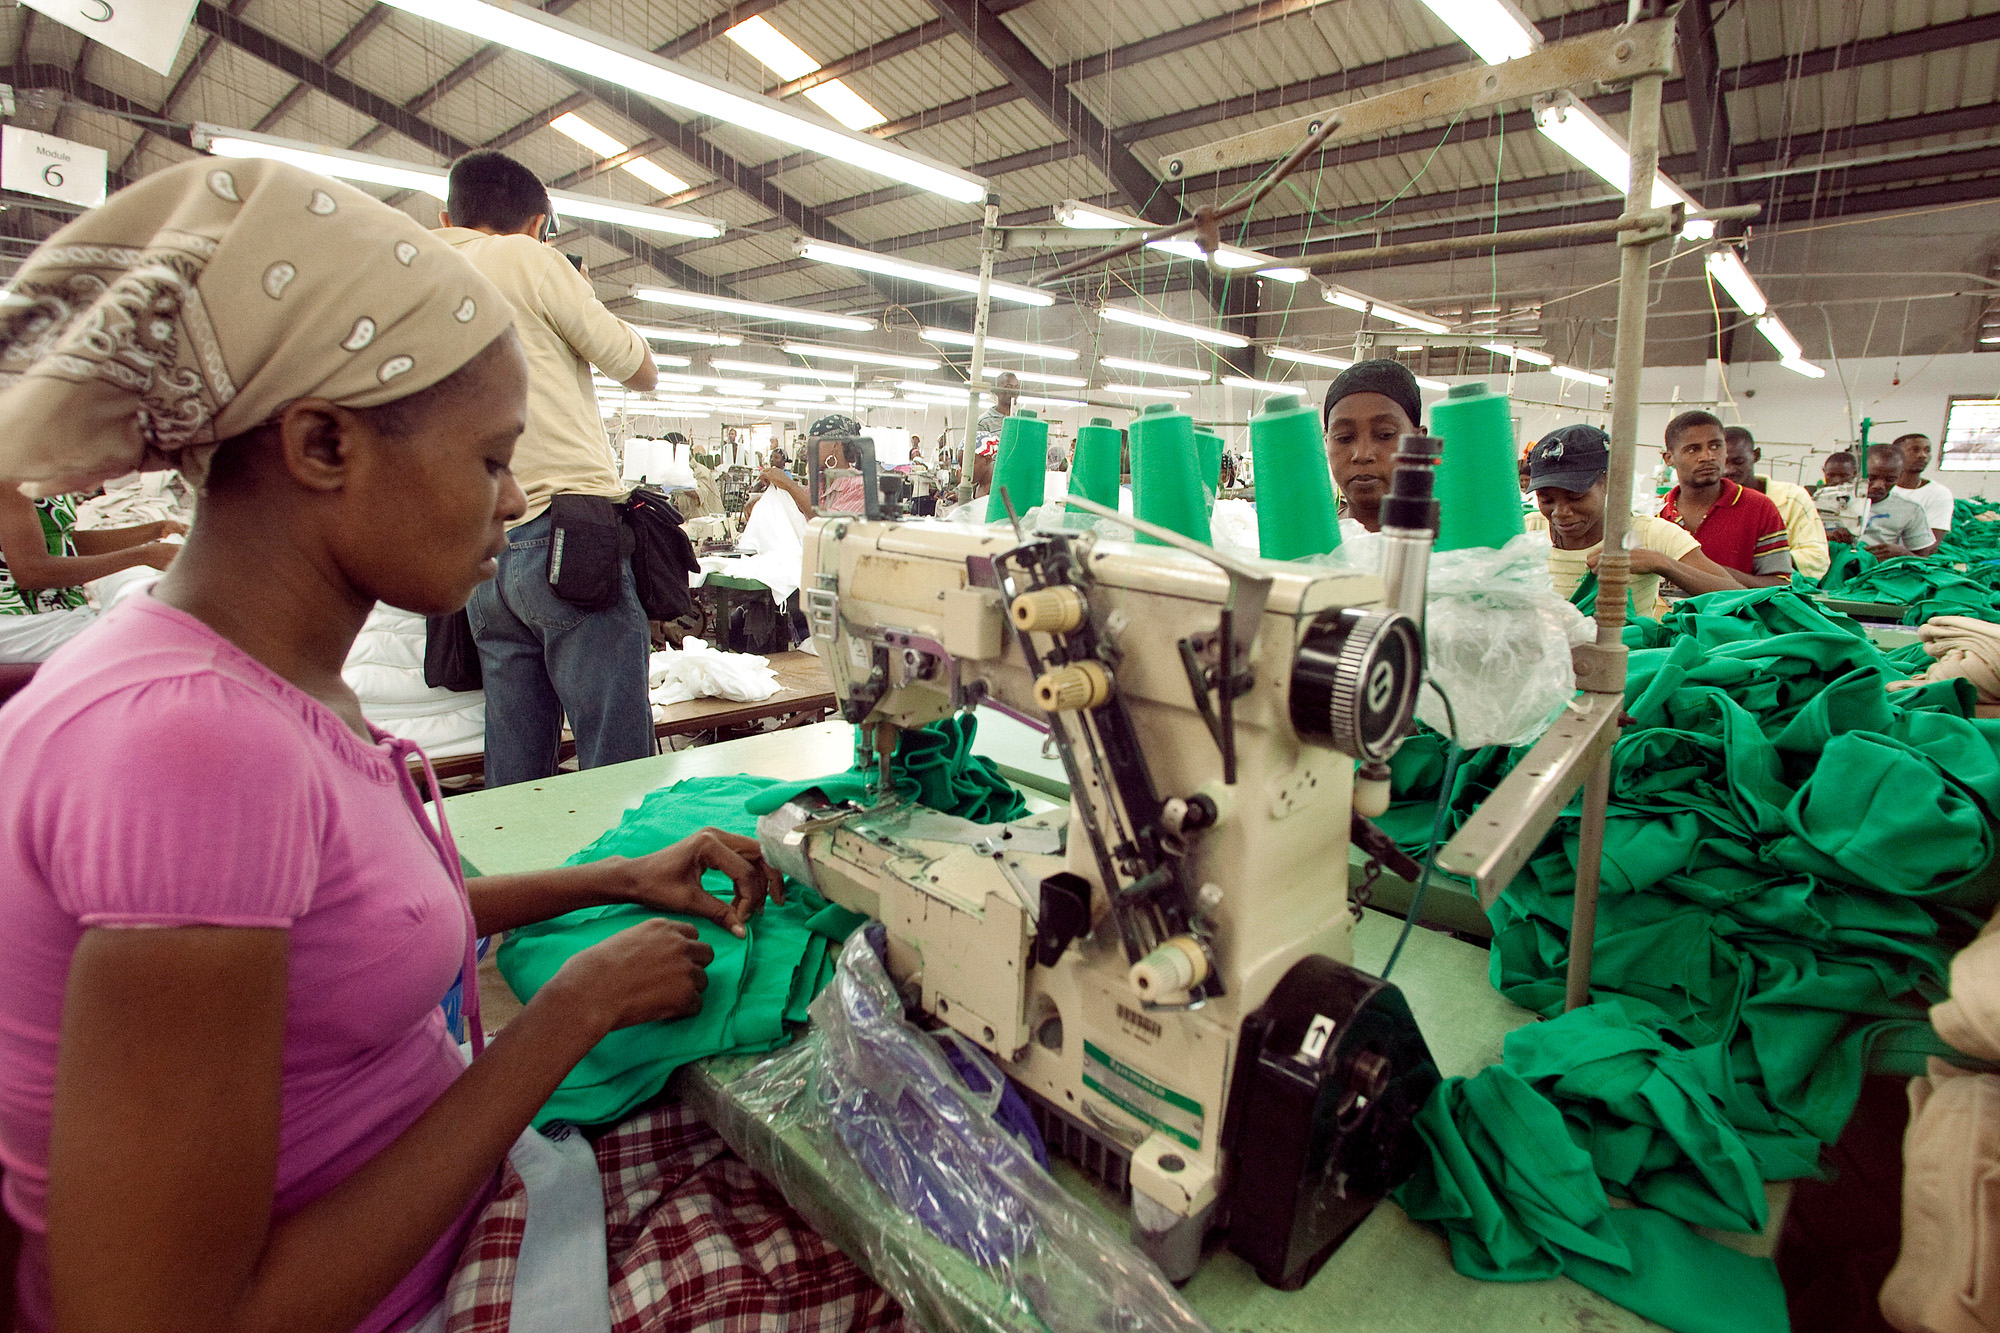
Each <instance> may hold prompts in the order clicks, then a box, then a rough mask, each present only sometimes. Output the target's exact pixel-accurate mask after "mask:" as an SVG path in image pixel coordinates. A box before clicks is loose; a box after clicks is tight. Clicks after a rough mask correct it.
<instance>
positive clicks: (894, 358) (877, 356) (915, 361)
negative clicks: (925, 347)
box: [779, 342, 938, 371]
mask: <svg viewBox="0 0 2000 1333" xmlns="http://www.w3.org/2000/svg"><path fill="white" fill-rule="evenodd" d="M779 350H781V351H783V352H784V354H785V355H786V356H816V357H821V358H823V359H825V360H829V361H852V362H854V363H856V364H857V365H863V366H894V367H896V368H897V369H898V370H924V371H931V370H936V369H937V368H938V363H937V362H935V361H929V360H926V359H925V358H923V357H920V356H898V355H892V354H891V353H888V352H858V351H856V350H854V349H853V348H851V347H832V346H828V345H827V344H825V343H796V342H795V343H786V344H785V345H784V347H782V348H781V349H779Z"/></svg>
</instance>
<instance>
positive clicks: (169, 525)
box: [153, 518, 188, 541]
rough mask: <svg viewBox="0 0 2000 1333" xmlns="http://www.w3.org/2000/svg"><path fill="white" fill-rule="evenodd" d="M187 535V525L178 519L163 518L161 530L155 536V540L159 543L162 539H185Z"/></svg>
mask: <svg viewBox="0 0 2000 1333" xmlns="http://www.w3.org/2000/svg"><path fill="white" fill-rule="evenodd" d="M187 533H188V525H187V524H185V523H183V522H181V521H180V520H179V519H177V518H163V519H161V520H160V530H159V532H157V533H155V534H154V537H153V540H155V541H158V540H159V539H160V538H162V537H185V536H187Z"/></svg>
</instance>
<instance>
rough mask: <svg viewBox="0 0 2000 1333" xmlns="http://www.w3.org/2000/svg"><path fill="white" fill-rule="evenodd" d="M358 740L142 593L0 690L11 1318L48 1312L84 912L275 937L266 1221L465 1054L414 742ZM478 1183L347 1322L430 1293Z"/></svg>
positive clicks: (409, 1113) (416, 1305)
mask: <svg viewBox="0 0 2000 1333" xmlns="http://www.w3.org/2000/svg"><path fill="white" fill-rule="evenodd" d="M378 741H381V742H383V743H378V744H374V745H370V744H369V743H367V742H366V741H363V740H362V739H361V738H360V737H358V736H356V735H355V734H354V733H353V732H352V731H351V730H349V729H348V728H347V726H346V725H345V724H344V723H342V722H341V721H340V719H339V718H338V717H336V716H335V715H334V714H333V712H332V711H331V710H329V709H327V708H326V707H325V706H324V705H322V704H320V703H319V702H318V701H317V700H314V699H312V698H310V697H309V696H307V695H306V694H304V693H303V692H301V691H300V690H298V689H297V688H295V687H294V686H292V685H291V684H289V683H288V682H286V681H284V680H283V679H281V678H280V677H278V676H277V675H275V674H274V673H272V672H271V671H269V670H268V669H266V668H265V667H264V666H262V665H261V664H259V663H258V662H257V661H255V660H254V659H252V658H251V657H250V656H249V655H247V654H246V653H244V652H242V651H241V650H240V649H238V648H237V647H236V646H235V645H233V644H231V643H230V642H228V641H227V640H226V639H224V638H222V637H221V636H220V635H218V634H217V633H215V631H213V630H211V629H209V628H208V627H207V626H206V625H204V624H203V623H202V622H200V621H198V620H196V619H195V618H194V617H192V616H189V615H187V614H185V613H183V612H181V611H178V610H175V609H174V608H172V607H169V606H167V605H165V604H164V603H161V602H158V601H155V600H154V599H153V598H151V597H135V598H132V599H131V600H129V601H127V602H125V603H123V604H121V605H120V606H119V607H117V608H116V609H115V610H113V611H111V612H110V613H109V614H108V615H106V616H105V617H104V618H103V620H102V621H101V622H100V623H99V624H98V625H96V626H95V627H94V628H92V629H91V630H89V631H87V632H86V633H84V634H82V635H80V636H78V637H77V638H76V639H74V640H72V641H71V642H70V643H69V644H68V645H67V646H65V647H64V648H63V649H61V650H60V651H59V652H58V653H57V654H56V655H55V656H54V657H52V658H50V659H49V661H48V662H47V663H46V664H45V665H44V666H43V667H42V669H41V671H40V673H39V674H38V675H37V676H36V677H35V679H34V681H33V682H32V683H31V684H30V685H29V687H28V688H27V689H26V690H24V691H22V692H21V693H20V694H18V695H16V696H15V697H14V698H13V699H11V700H10V701H9V702H8V704H7V707H6V708H5V710H0V773H4V774H6V775H7V779H6V781H4V782H0V940H5V941H6V942H7V945H6V958H5V966H0V1166H4V1167H5V1169H6V1184H5V1190H4V1197H5V1202H6V1206H7V1210H8V1212H10V1213H11V1214H12V1215H13V1216H14V1219H15V1220H16V1221H17V1222H19V1223H20V1224H21V1227H22V1229H23V1230H24V1231H25V1232H26V1233H27V1240H26V1244H25V1245H24V1247H23V1256H22V1272H21V1288H22V1296H23V1297H24V1305H25V1306H26V1307H27V1308H26V1309H25V1310H24V1311H23V1314H24V1316H25V1325H24V1326H25V1327H26V1328H27V1329H30V1330H36V1329H39V1328H42V1327H45V1326H46V1325H47V1323H48V1322H49V1311H48V1308H47V1273H46V1268H45V1265H46V1262H47V1260H46V1250H45V1247H44V1245H43V1243H42V1237H43V1234H44V1233H45V1232H46V1229H47V1228H46V1217H47V1208H46V1204H47V1198H46V1189H47V1183H48V1148H49V1118H50V1106H51V1101H52V1098H53V1094H54V1087H55V1073H56V1048H57V1038H58V1034H59V1032H60V1030H61V1020H62V1001H63V988H64V985H65V982H66V980H67V978H68V974H69V964H70V958H71V956H72V955H73V954H74V952H75V950H76V946H77V942H78V940H79V939H81V938H82V935H83V932H84V931H86V930H89V929H92V928H98V927H108V928H144V927H169V926H186V925H202V926H236V927H264V928H275V929H281V930H286V931H288V932H289V933H290V936H291V941H290V943H291V957H290V974H289V980H288V983H287V989H286V1011H285V1048H284V1062H283V1069H282V1074H281V1078H282V1112H281V1117H282V1118H281V1121H280V1125H279V1131H278V1173H277V1194H276V1199H275V1213H276V1216H277V1217H279V1218H283V1217H286V1216H288V1215H290V1214H292V1213H295V1212H297V1211H298V1210H299V1209H301V1208H303V1207H304V1206H305V1205H306V1204H308V1203H310V1202H311V1201H312V1200H313V1199H315V1198H317V1197H319V1196H320V1195H322V1194H324V1193H326V1192H327V1191H328V1190H329V1189H331V1188H332V1187H333V1186H334V1185H336V1184H338V1183H339V1182H340V1181H341V1180H343V1179H345V1178H346V1177H347V1176H349V1175H351V1174H352V1173H353V1172H354V1171H355V1170H356V1168H358V1167H359V1166H360V1165H361V1164H362V1163H363V1162H366V1161H367V1160H369V1159H370V1158H371V1157H373V1156H375V1154H377V1153H379V1152H380V1151H381V1150H382V1149H383V1148H384V1147H385V1146H387V1144H388V1143H389V1142H390V1141H391V1140H392V1139H394V1138H395V1137H396V1136H397V1135H398V1134H400V1133H402V1131H403V1130H404V1129H405V1128H407V1127H408V1126H409V1125H410V1123H411V1122H412V1121H414V1120H415V1119H416V1118H417V1117H418V1115H420V1114H421V1113H422V1112H423V1111H424V1109H425V1108H426V1107H428V1106H429V1105H430V1104H431V1103H432V1102H433V1101H435V1100H436V1099H437V1097H438V1096H439V1095H440V1094H441V1093H442V1092H443V1091H444V1090H445V1088H446V1087H447V1086H449V1085H450V1083H451V1082H452V1080H453V1079H455V1078H456V1077H457V1076H458V1075H459V1074H460V1073H461V1072H462V1071H463V1069H464V1067H465V1066H464V1061H463V1060H462V1059H461V1058H460V1056H459V1053H458V1048H457V1047H456V1045H455V1044H454V1043H453V1042H452V1040H451V1037H450V1035H449V1034H448V1032H447V1031H446V1028H445V1023H444V1017H443V1014H442V1012H441V1011H440V1009H439V1008H438V1004H439V1001H440V1000H441V999H442V998H443V996H444V993H445V991H446V990H448V989H449V988H450V987H451V984H452V982H453V981H454V980H455V979H456V978H457V977H458V976H459V974H460V970H461V967H462V966H463V964H464V960H465V958H466V957H467V956H468V955H467V942H468V938H469V935H470V931H471V919H470V915H469V911H468V909H467V907H466V904H465V899H464V893H463V889H462V888H461V887H460V885H459V883H458V880H457V878H456V874H455V866H452V867H450V868H448V865H447V863H446V862H445V861H444V860H443V854H444V852H445V851H446V850H447V848H448V847H449V840H448V837H440V836H439V835H438V833H437V832H436V831H435V830H433V829H432V828H431V827H430V826H429V821H428V820H427V819H426V818H425V816H424V814H423V806H422V803H421V801H420V800H419V798H418V796H417V793H416V788H415V786H414V785H413V784H412V783H411V781H410V778H409V775H408V772H407V769H406V766H405V764H404V761H403V756H404V755H405V754H407V753H409V752H410V747H408V746H407V745H404V744H403V743H401V742H387V738H386V737H378ZM420 821H422V822H420ZM482 1202H483V1200H475V1201H474V1204H473V1205H472V1207H470V1208H468V1209H467V1211H466V1213H465V1215H464V1216H462V1217H460V1219H459V1220H458V1222H457V1223H456V1224H455V1225H454V1226H453V1227H452V1229H451V1230H450V1231H449V1232H448V1233H446V1234H445V1235H444V1236H443V1237H442V1238H441V1239H440V1240H439V1241H438V1243H437V1244H436V1245H435V1246H433V1247H432V1248H431V1251H430V1253H429V1254H428V1255H426V1256H425V1257H424V1260H423V1262H422V1263H420V1264H419V1265H418V1266H417V1267H416V1269H415V1270H414V1271H413V1272H411V1273H410V1275H409V1276H408V1277H407V1278H405V1279H404V1281H403V1282H402V1283H401V1284H400V1285H399V1286H398V1287H397V1288H396V1289H395V1291H394V1292H393V1293H391V1294H390V1296H389V1298H388V1299H387V1300H385V1301H383V1302H382V1304H381V1305H380V1306H378V1307H377V1308H376V1309H375V1311H374V1312H373V1313H372V1314H371V1315H370V1316H369V1317H368V1318H367V1319H366V1320H365V1321H363V1323H362V1324H361V1326H360V1327H361V1329H362V1330H363V1331H364V1333H381V1331H382V1330H393V1329H401V1328H405V1327H407V1326H408V1325H410V1324H412V1323H414V1322H415V1321H416V1320H417V1319H418V1318H419V1317H420V1316H421V1315H422V1314H423V1313H424V1312H425V1311H426V1310H427V1309H428V1308H429V1307H430V1306H432V1305H433V1304H435V1303H436V1302H437V1301H438V1300H439V1299H440V1298H441V1297H442V1295H443V1293H444V1284H445V1279H446V1277H447V1276H448V1274H449V1272H450V1269H451V1266H452V1264H453V1263H454V1261H455V1260H456V1258H457V1255H458V1251H459V1248H460V1245H461V1243H462V1241H463V1239H464V1233H465V1231H466V1229H467V1228H468V1227H469V1226H470V1224H471V1221H472V1216H473V1213H474V1212H475V1211H476V1209H477V1207H478V1206H479V1204H480V1203H482ZM332 1261H337V1259H336V1260H332Z"/></svg>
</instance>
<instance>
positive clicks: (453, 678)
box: [424, 609, 485, 691]
mask: <svg viewBox="0 0 2000 1333" xmlns="http://www.w3.org/2000/svg"><path fill="white" fill-rule="evenodd" d="M424 684H426V685H428V686H430V687H431V688H432V689H434V690H435V689H438V688H440V687H442V688H444V689H447V690H461V691H463V690H477V689H483V688H484V687H485V680H484V678H483V676H482V674H481V672H480V669H479V645H478V644H477V643H475V642H473V639H472V621H471V620H469V619H467V617H466V614H465V612H464V610H463V609H461V610H457V611H454V612H452V613H451V614H450V615H448V616H431V617H429V623H428V625H427V626H426V629H425V634H424Z"/></svg>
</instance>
